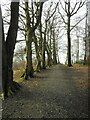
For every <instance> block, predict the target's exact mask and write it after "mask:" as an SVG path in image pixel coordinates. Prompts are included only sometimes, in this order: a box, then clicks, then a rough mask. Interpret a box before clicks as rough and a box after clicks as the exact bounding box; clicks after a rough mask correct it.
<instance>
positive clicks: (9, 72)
mask: <svg viewBox="0 0 90 120" xmlns="http://www.w3.org/2000/svg"><path fill="white" fill-rule="evenodd" d="M18 16H19V2H11V20H10V27H9V30H8V34H7V38H6V42H5V40H4V30H2V31H3V45H2V46H3V49H2V52H3V56H2V60H3V63H2V64H3V89H4V93H5V97H7V96H8V89H11V90H12V91H15V90H16V89H17V88H18V87H17V85H18V84H16V83H15V82H13V68H12V66H13V54H14V49H15V44H16V37H17V30H18ZM14 83H15V84H14Z"/></svg>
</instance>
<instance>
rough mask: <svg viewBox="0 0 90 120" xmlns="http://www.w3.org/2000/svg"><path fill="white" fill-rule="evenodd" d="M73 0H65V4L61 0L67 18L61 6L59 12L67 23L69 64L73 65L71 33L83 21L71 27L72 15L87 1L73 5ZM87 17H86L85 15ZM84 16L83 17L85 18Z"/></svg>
mask: <svg viewBox="0 0 90 120" xmlns="http://www.w3.org/2000/svg"><path fill="white" fill-rule="evenodd" d="M71 2H72V1H71V0H64V5H63V4H62V2H61V0H60V2H59V3H60V6H61V8H62V9H63V11H64V13H65V16H66V17H67V20H66V19H65V16H64V15H63V14H62V12H61V11H60V8H59V9H58V12H59V14H60V16H61V18H62V20H63V22H64V23H65V25H66V26H67V40H68V49H67V54H68V66H72V64H71V37H70V33H71V30H72V29H73V28H74V27H75V26H76V25H77V24H78V23H79V22H80V21H81V20H80V21H79V22H77V23H76V24H75V25H74V26H73V27H71V17H73V16H74V15H75V14H77V12H78V11H79V9H80V8H82V7H83V5H84V4H85V1H84V2H82V1H80V2H77V1H76V2H75V3H73V6H72V5H71ZM84 18H85V17H84ZM84 18H82V19H84Z"/></svg>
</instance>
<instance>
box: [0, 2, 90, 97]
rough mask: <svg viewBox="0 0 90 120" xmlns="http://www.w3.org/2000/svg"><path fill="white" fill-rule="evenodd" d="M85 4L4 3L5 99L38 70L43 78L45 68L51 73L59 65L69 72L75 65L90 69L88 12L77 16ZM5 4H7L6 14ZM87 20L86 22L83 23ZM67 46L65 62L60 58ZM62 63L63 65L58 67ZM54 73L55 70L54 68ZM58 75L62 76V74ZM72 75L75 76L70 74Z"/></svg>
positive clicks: (3, 61)
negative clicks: (89, 67) (89, 65)
mask: <svg viewBox="0 0 90 120" xmlns="http://www.w3.org/2000/svg"><path fill="white" fill-rule="evenodd" d="M85 5H86V1H84V0H80V1H77V0H76V1H73V0H63V1H62V0H56V1H52V0H30V1H29V0H27V1H24V0H23V1H22V0H21V1H20V0H18V1H16V2H15V0H12V1H11V2H10V3H8V4H7V3H6V4H2V5H1V7H0V19H1V29H2V30H1V31H2V33H1V34H2V35H1V38H2V42H1V41H0V42H1V43H2V91H1V95H3V99H7V98H8V97H10V96H13V95H14V94H15V93H18V92H19V91H22V90H21V89H23V88H22V85H21V84H22V82H23V81H24V82H25V81H26V82H28V81H32V79H38V76H37V75H36V74H40V76H41V78H42V79H43V73H42V71H44V72H45V71H47V74H49V73H48V72H50V71H49V69H52V68H53V67H55V66H56V68H55V70H56V71H57V70H58V71H59V69H62V70H60V71H63V70H64V72H65V70H67V72H66V74H67V75H68V72H70V73H71V71H72V70H71V69H78V70H80V71H82V70H84V72H85V70H87V69H88V68H87V66H88V63H89V55H88V54H87V51H88V50H87V46H88V45H87V44H88V43H87V41H88V28H87V13H86V12H85V14H83V15H79V17H77V14H78V13H79V12H80V10H83V7H85ZM3 7H6V8H5V11H6V12H5V14H3V11H2V10H3V9H2V8H3ZM75 16H76V17H75ZM73 19H74V20H73ZM83 23H84V24H85V25H82V24H83ZM83 26H84V27H83ZM63 36H65V37H63ZM74 38H75V39H74ZM64 39H66V42H65V41H64ZM73 39H74V40H73ZM60 40H61V42H60ZM22 43H24V44H22ZM17 45H18V47H17ZM20 45H21V46H20ZM60 45H61V46H62V50H61V47H60ZM80 45H82V47H81V46H80ZM16 47H17V48H16ZM80 47H81V48H80ZM63 49H64V50H65V53H66V58H65V63H64V64H65V65H62V63H61V62H60V52H61V53H62V55H63ZM60 50H61V51H60ZM74 51H75V52H74ZM73 52H74V53H73ZM80 53H82V54H81V57H82V56H83V57H82V59H80ZM63 56H64V55H63ZM73 58H74V59H73ZM58 65H59V67H61V68H58V67H57V66H58ZM62 66H63V67H62ZM78 66H79V67H78ZM74 67H75V68H74ZM82 67H83V68H82ZM81 68H82V69H81ZM53 70H54V69H53ZM58 71H57V73H56V72H55V73H56V76H58V75H59V73H58ZM52 73H53V74H54V72H53V71H52ZM61 73H62V72H61ZM74 73H75V72H74ZM76 73H77V74H78V72H76ZM87 73H88V71H87ZM72 75H73V73H72ZM72 75H71V76H72ZM85 75H86V72H85ZM52 76H53V75H52ZM80 76H81V75H80ZM80 76H79V77H80ZM58 77H59V79H60V76H58ZM74 77H75V76H74ZM84 77H85V76H84ZM84 77H83V78H84ZM53 78H54V77H53ZM53 78H52V79H53ZM61 78H62V77H61ZM62 79H63V78H62ZM68 79H72V77H71V78H69V76H68ZM77 79H78V78H77ZM55 80H56V79H55ZM31 84H32V83H31ZM55 85H56V83H55ZM83 85H86V83H85V84H84V83H83ZM56 94H57V93H56ZM22 99H23V98H22Z"/></svg>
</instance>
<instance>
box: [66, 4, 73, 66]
mask: <svg viewBox="0 0 90 120" xmlns="http://www.w3.org/2000/svg"><path fill="white" fill-rule="evenodd" d="M70 17H71V16H70V2H68V25H67V40H68V51H67V54H68V66H69V67H70V66H72V64H71V37H70Z"/></svg>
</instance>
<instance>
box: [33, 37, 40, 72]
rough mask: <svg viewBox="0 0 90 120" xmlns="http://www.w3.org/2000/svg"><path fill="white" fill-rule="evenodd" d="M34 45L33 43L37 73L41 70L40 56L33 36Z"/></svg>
mask: <svg viewBox="0 0 90 120" xmlns="http://www.w3.org/2000/svg"><path fill="white" fill-rule="evenodd" d="M34 43H35V51H36V58H37V72H39V71H40V70H41V56H40V45H39V46H38V44H37V38H36V36H35V35H34Z"/></svg>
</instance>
